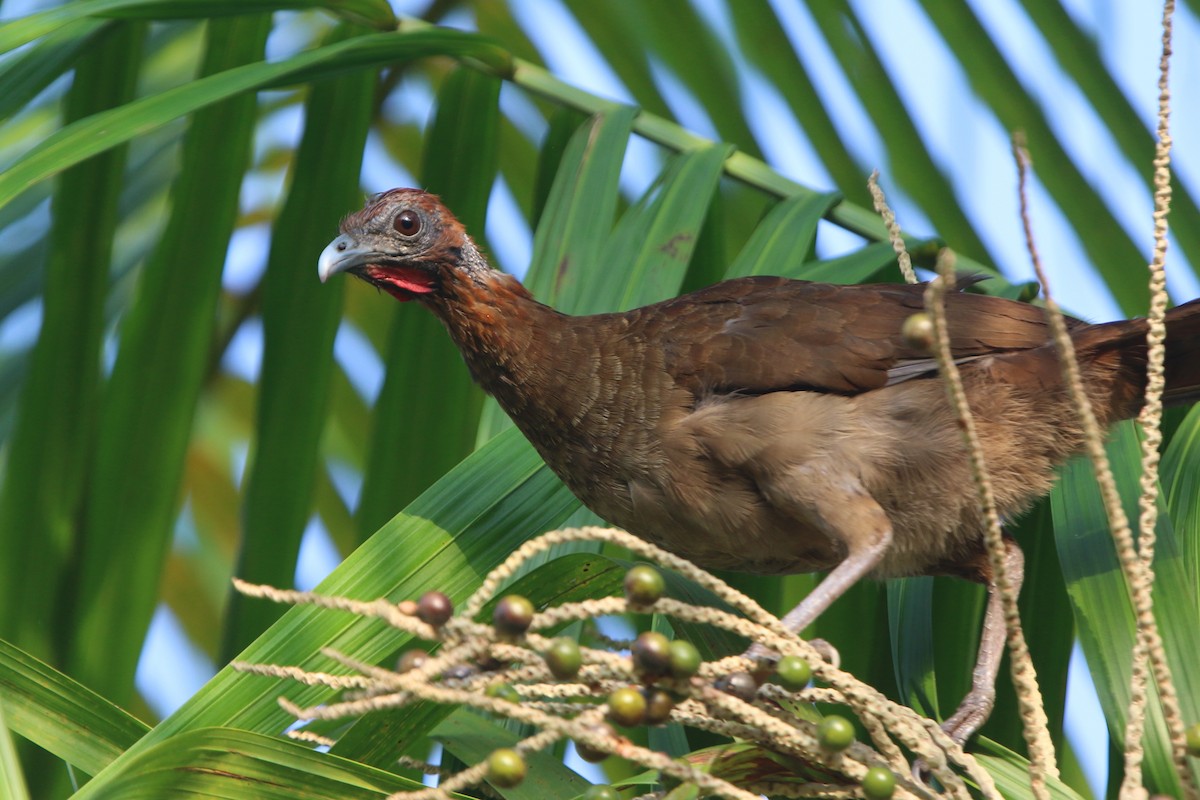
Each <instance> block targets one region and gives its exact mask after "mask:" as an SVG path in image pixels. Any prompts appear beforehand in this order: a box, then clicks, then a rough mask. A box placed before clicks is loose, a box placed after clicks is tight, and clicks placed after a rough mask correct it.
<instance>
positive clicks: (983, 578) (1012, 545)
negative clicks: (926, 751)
mask: <svg viewBox="0 0 1200 800" xmlns="http://www.w3.org/2000/svg"><path fill="white" fill-rule="evenodd" d="M1004 569H1005V572H1006V573H1007V574H1008V580H1009V581H1010V583H1011V584H1012V587H1013V591H1015V592H1019V591H1020V590H1021V582H1022V580H1023V578H1024V576H1025V555H1024V554H1023V553H1022V552H1021V548H1020V546H1019V545H1018V544H1017V543H1016V542H1015V541H1014V540H1013V539H1012V538H1011V537H1009V536H1008V535H1007V534H1006V535H1005V536H1004ZM963 577H966V578H970V579H971V580H974V581H977V582H979V583H983V584H985V585H986V586H987V590H988V604H987V611H986V613H985V614H984V617H983V632H982V634H981V635H980V637H979V654H978V655H977V656H976V658H975V670H974V671H973V672H972V673H971V691H970V692H969V693H968V694H967V696H966V697H964V698H963V700H962V702H961V703H959V705H958V710H957V711H955V712H954V714H953V715H952V716H951V717H950V718H949V719H947V720H946V721H945V722H943V723H942V730H944V731H945V732H946V733H947V734H949V735H950V738H952V739H954V741H956V742H958V743H959V744H960V745H961V744H962V743H963V742H965V741H966V740H967V739H969V738H971V735H972V734H974V733H975V731H977V730H979V728H980V726H982V725H983V723H985V722H987V718H988V716H989V715H991V713H992V707H993V706H994V705H995V704H996V676H997V675H998V674H999V672H1000V659H1001V658H1002V657H1003V656H1004V641H1005V638H1006V631H1005V624H1004V607H1003V604H1002V603H1001V600H1000V591H999V590H998V589H997V587H996V578H995V575H994V574H993V573H992V568H991V564H990V563H989V562H988V561H987V559H986V558H981V559H980V561H979V562H978V566H977V567H976V568H975V569H974V570H973V571H972V572H971V573H968V574H966V575H964V576H963Z"/></svg>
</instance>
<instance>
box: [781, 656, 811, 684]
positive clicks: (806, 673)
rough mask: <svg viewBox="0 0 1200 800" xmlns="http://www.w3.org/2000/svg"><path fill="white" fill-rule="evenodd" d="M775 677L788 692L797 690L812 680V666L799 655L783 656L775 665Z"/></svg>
mask: <svg viewBox="0 0 1200 800" xmlns="http://www.w3.org/2000/svg"><path fill="white" fill-rule="evenodd" d="M775 677H776V678H777V679H778V680H779V685H780V686H782V687H783V688H785V689H787V690H788V691H789V692H798V691H800V690H801V689H803V688H804V687H805V686H808V682H809V681H810V680H812V667H810V666H809V665H808V662H807V661H805V660H804V659H803V658H801V657H800V656H784V657H783V658H781V659H779V663H778V664H776V665H775Z"/></svg>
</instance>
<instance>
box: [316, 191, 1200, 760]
mask: <svg viewBox="0 0 1200 800" xmlns="http://www.w3.org/2000/svg"><path fill="white" fill-rule="evenodd" d="M343 271H345V272H350V273H352V274H354V275H356V276H358V277H360V278H362V279H364V280H366V281H368V282H369V283H372V284H374V285H375V286H378V287H380V288H381V289H384V290H385V291H387V292H389V293H390V294H392V295H393V296H395V297H396V298H397V299H399V300H402V301H408V300H419V301H420V302H422V303H424V304H425V305H426V306H428V307H429V309H430V310H431V311H433V313H434V314H436V315H437V317H438V318H439V319H440V320H441V321H442V322H443V323H444V325H445V326H446V330H447V331H448V332H449V334H450V336H451V338H452V339H453V340H454V342H455V344H456V345H457V346H458V348H459V350H460V351H461V352H462V354H463V358H464V359H465V360H466V362H467V365H468V366H469V367H470V370H471V374H472V375H473V376H474V377H475V379H476V380H477V381H478V382H479V383H480V384H482V385H483V387H484V389H486V390H487V391H488V392H489V393H491V394H492V395H493V396H494V397H495V398H496V399H497V400H498V401H499V402H500V405H501V406H502V407H503V408H504V410H505V411H506V412H508V414H509V416H511V417H512V419H513V421H514V422H515V423H516V424H517V426H518V427H519V428H520V429H521V431H522V432H523V433H524V434H525V435H526V436H527V437H528V438H529V440H530V441H531V442H532V443H533V445H534V447H536V448H537V450H538V452H539V453H541V455H542V457H543V458H544V459H545V460H546V463H547V464H548V465H549V466H550V467H551V469H553V470H554V472H555V473H556V474H557V475H558V476H559V477H560V478H561V479H562V480H563V482H564V483H566V485H567V486H568V487H570V489H571V491H573V492H574V493H575V494H576V495H577V496H578V497H579V498H580V500H582V501H583V502H584V503H585V504H586V505H587V506H588V507H589V508H591V509H592V510H593V511H595V512H596V513H597V514H599V515H600V516H601V517H603V518H604V519H606V520H608V521H609V522H611V523H613V524H615V525H619V526H621V527H623V528H625V529H627V530H629V531H631V532H633V533H635V534H637V535H639V536H641V537H643V538H645V539H647V540H649V541H651V542H654V543H656V544H658V545H661V546H662V547H665V548H666V549H668V550H671V551H673V552H675V553H678V554H679V555H681V556H684V557H685V558H688V559H690V560H692V561H694V562H696V563H697V564H699V565H701V566H704V567H710V568H713V567H719V568H727V569H734V570H741V571H745V572H753V573H796V572H809V571H813V570H832V571H831V572H830V574H829V576H828V577H827V578H826V579H825V580H824V581H823V582H822V583H821V584H820V585H819V586H818V587H817V588H816V589H815V590H814V591H813V592H812V593H811V594H810V595H809V597H808V598H806V599H805V601H804V602H803V603H801V605H799V606H798V607H797V608H796V609H795V610H793V611H792V612H791V613H790V614H788V616H787V617H786V618H785V622H787V623H788V624H789V625H790V626H791V627H792V628H793V629H794V630H799V629H800V628H802V627H804V626H805V625H807V624H809V623H810V622H812V621H813V619H815V618H816V617H817V615H819V614H820V613H821V612H822V611H823V610H824V609H825V608H826V607H827V606H828V605H829V604H830V603H831V602H832V601H833V600H835V599H836V598H837V597H838V596H840V595H841V594H842V593H843V592H844V591H845V590H846V589H847V588H848V587H849V586H850V585H851V584H853V583H854V582H855V581H857V580H858V579H859V578H861V577H863V576H865V575H870V576H872V577H894V576H904V575H939V574H949V575H957V576H960V577H964V578H967V579H970V580H975V581H979V582H981V583H985V584H988V586H989V589H992V588H994V587H992V585H991V579H990V578H991V574H990V573H991V570H990V567H989V566H988V562H987V559H986V556H985V553H984V550H983V534H982V531H983V527H984V521H983V519H982V515H981V513H980V510H979V508H978V506H979V503H978V498H977V494H976V489H975V486H974V484H973V483H972V481H971V478H970V470H969V468H968V464H967V455H966V451H965V449H964V446H963V442H962V439H961V434H960V433H959V430H958V427H957V426H956V424H955V415H954V413H953V412H952V411H951V409H950V407H949V405H948V403H947V400H946V397H945V390H944V388H943V386H942V385H941V383H940V381H938V380H936V379H935V378H936V367H935V365H934V363H933V362H932V360H931V358H930V356H929V354H928V353H927V352H924V351H922V350H919V349H915V348H914V347H912V346H911V345H909V344H906V343H905V341H904V339H903V337H902V336H901V326H902V325H903V323H904V321H905V320H906V319H907V318H908V317H909V316H910V315H912V314H913V313H915V312H918V311H920V310H921V309H922V291H923V287H920V286H905V285H899V284H878V285H870V286H836V285H830V284H820V283H808V282H804V281H794V280H787V279H784V278H771V277H755V278H740V279H735V280H729V281H725V282H723V283H719V284H716V285H714V286H710V287H708V288H706V289H701V290H700V291H697V292H693V293H691V294H688V295H684V296H682V297H678V298H675V299H673V300H667V301H665V302H662V303H655V304H653V305H650V306H646V307H644V308H638V309H634V310H632V311H627V312H622V313H614V314H598V315H594V316H586V317H572V316H567V315H564V314H560V313H559V312H557V311H555V310H554V309H552V308H549V307H548V306H545V305H542V304H541V303H539V302H537V301H536V300H534V298H533V297H532V296H531V295H530V294H529V292H528V291H526V290H525V288H524V287H522V286H521V284H520V283H519V282H518V281H517V280H516V279H514V278H512V277H510V276H508V275H505V274H502V273H499V272H495V271H493V270H492V269H490V268H489V266H488V264H487V262H486V260H485V259H484V257H483V256H482V255H481V254H480V252H479V250H478V249H477V248H476V246H475V244H474V243H473V242H472V241H471V239H470V237H469V236H467V234H466V232H465V231H464V229H463V226H462V225H461V224H460V223H459V222H458V220H456V219H455V218H454V217H453V216H452V215H451V213H450V212H449V211H448V210H447V209H446V208H445V207H444V206H443V205H442V204H441V202H440V201H439V200H438V199H437V198H436V197H434V196H432V195H429V194H426V193H424V192H421V191H417V190H413V189H395V190H392V191H390V192H386V193H384V194H382V195H379V196H378V197H376V198H374V199H372V200H371V201H370V202H369V203H368V204H367V206H366V207H365V208H364V209H363V210H361V211H359V212H357V213H355V214H352V215H350V216H349V217H347V218H346V219H345V220H344V221H343V223H342V226H341V235H340V236H338V237H337V238H336V239H335V240H334V241H333V242H332V243H331V244H330V245H329V247H327V248H326V249H325V251H324V252H323V253H322V254H321V260H320V265H319V273H320V277H321V279H322V280H325V279H327V278H328V277H329V276H330V275H332V274H334V273H337V272H343ZM946 305H947V314H948V319H949V329H950V334H951V348H952V350H953V354H954V357H955V358H956V359H957V361H958V362H959V364H960V365H961V367H962V377H963V381H964V383H965V386H966V391H967V395H968V397H969V399H970V404H971V408H972V411H973V412H974V415H975V417H976V425H977V428H978V432H979V436H980V439H981V441H982V445H983V449H984V452H985V455H986V459H987V465H988V468H989V470H990V473H991V475H992V480H993V482H994V488H995V493H996V501H997V504H998V506H999V510H1000V513H1001V514H1002V515H1004V516H1005V517H1012V516H1013V515H1015V514H1017V513H1019V512H1021V511H1022V510H1023V509H1025V508H1026V507H1027V506H1028V505H1029V504H1030V503H1032V502H1033V501H1034V500H1036V499H1037V498H1039V497H1041V496H1042V495H1044V494H1045V493H1046V492H1047V491H1048V490H1049V489H1050V486H1051V484H1052V482H1053V480H1054V468H1055V467H1056V466H1057V465H1058V464H1060V463H1062V462H1063V461H1064V460H1065V459H1066V458H1067V457H1068V456H1070V455H1072V454H1074V453H1076V452H1078V451H1079V450H1080V448H1081V444H1082V434H1081V430H1080V425H1079V423H1078V422H1077V421H1076V414H1075V411H1074V410H1073V408H1072V406H1071V403H1070V402H1069V400H1068V398H1067V395H1066V392H1065V390H1064V388H1063V385H1062V380H1061V376H1060V369H1059V365H1058V359H1057V355H1056V353H1055V351H1054V348H1053V346H1052V345H1050V344H1048V343H1047V342H1048V333H1047V326H1046V323H1045V318H1044V314H1043V311H1042V310H1041V309H1040V308H1037V307H1035V306H1032V305H1028V304H1024V303H1019V302H1015V301H1011V300H1004V299H1000V298H995V297H987V296H983V295H977V294H967V293H962V292H956V293H953V294H951V295H950V296H949V297H947V299H946ZM1145 332H1146V324H1145V321H1144V320H1130V321H1122V322H1115V323H1108V324H1103V325H1088V324H1085V323H1082V322H1078V321H1073V322H1072V338H1073V339H1074V342H1075V347H1076V350H1077V352H1078V356H1079V360H1080V363H1081V366H1082V374H1083V379H1084V383H1085V386H1086V388H1087V391H1088V393H1089V395H1090V396H1091V399H1092V401H1093V405H1094V407H1095V411H1096V414H1097V416H1098V417H1099V418H1100V420H1101V421H1102V422H1104V423H1110V422H1113V421H1116V420H1119V419H1125V418H1128V417H1130V416H1133V415H1134V414H1136V413H1137V410H1138V408H1139V407H1140V404H1141V395H1142V391H1143V387H1144V385H1145V376H1144V372H1145V360H1146V356H1145V354H1146V347H1145V343H1144V339H1145ZM1167 359H1168V369H1167V389H1166V400H1167V402H1189V401H1192V400H1194V399H1196V398H1197V396H1198V395H1200V304H1197V302H1192V303H1189V304H1187V305H1185V306H1181V307H1179V308H1176V309H1174V310H1173V311H1171V312H1170V313H1169V314H1168V344H1167ZM1008 561H1009V565H1010V567H1011V570H1010V571H1011V572H1012V573H1014V575H1015V577H1016V578H1017V579H1018V581H1019V578H1020V574H1021V555H1020V550H1019V549H1017V547H1016V545H1015V543H1012V542H1011V540H1009V541H1008ZM1002 645H1003V620H1002V617H1001V615H1000V608H999V603H998V601H997V598H996V593H995V592H994V591H992V592H991V596H990V600H989V605H988V613H987V618H986V620H985V623H984V636H983V641H982V643H981V645H980V655H979V663H978V665H977V667H976V670H975V678H974V684H973V687H974V688H973V690H972V692H971V694H970V695H969V696H968V698H967V699H966V700H964V702H963V705H962V706H961V707H960V708H959V710H958V712H957V713H956V714H955V715H954V717H952V718H951V719H950V720H948V721H947V723H946V728H947V730H948V731H949V732H950V733H951V734H952V735H954V736H955V737H956V738H957V739H958V740H959V741H962V740H964V739H965V738H966V737H967V736H969V735H970V734H971V733H972V732H973V731H974V730H976V729H977V728H978V726H979V725H980V724H982V722H983V721H984V720H985V719H986V718H987V715H988V713H989V712H990V710H991V705H992V698H993V684H994V680H995V675H996V671H997V669H998V665H999V660H1000V654H1001V650H1002Z"/></svg>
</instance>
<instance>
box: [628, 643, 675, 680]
mask: <svg viewBox="0 0 1200 800" xmlns="http://www.w3.org/2000/svg"><path fill="white" fill-rule="evenodd" d="M630 654H631V655H632V656H633V668H634V669H635V670H637V672H638V673H639V674H640V675H641V676H642V677H644V678H649V679H653V678H657V677H659V676H661V675H666V674H667V672H668V671H669V670H670V668H671V640H670V639H668V638H667V637H666V636H663V635H662V634H661V633H658V632H657V631H646V632H645V633H643V634H640V635H639V636H638V637H637V638H636V639H634V640H633V647H632V648H630Z"/></svg>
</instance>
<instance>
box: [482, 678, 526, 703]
mask: <svg viewBox="0 0 1200 800" xmlns="http://www.w3.org/2000/svg"><path fill="white" fill-rule="evenodd" d="M483 693H484V694H485V695H487V696H488V697H494V698H496V699H497V700H503V701H505V702H506V703H519V702H521V695H520V694H518V693H517V690H516V689H514V688H513V687H512V684H510V683H505V682H504V681H496V682H495V683H489V684H488V687H487V688H486V689H484V690H483Z"/></svg>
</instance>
